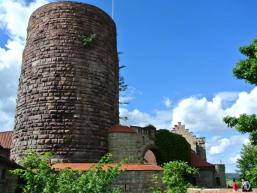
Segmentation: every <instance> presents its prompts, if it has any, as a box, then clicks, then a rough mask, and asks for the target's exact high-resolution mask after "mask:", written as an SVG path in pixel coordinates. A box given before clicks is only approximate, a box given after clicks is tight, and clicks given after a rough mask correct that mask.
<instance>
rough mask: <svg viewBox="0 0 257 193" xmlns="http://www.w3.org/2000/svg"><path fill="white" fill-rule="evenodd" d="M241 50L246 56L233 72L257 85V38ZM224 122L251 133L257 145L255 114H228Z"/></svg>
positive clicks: (256, 118)
mask: <svg viewBox="0 0 257 193" xmlns="http://www.w3.org/2000/svg"><path fill="white" fill-rule="evenodd" d="M240 52H241V53H242V54H244V55H245V56H246V58H245V59H244V60H241V61H239V62H238V63H237V65H236V66H235V68H234V69H233V74H234V75H235V77H237V78H238V79H244V80H245V81H246V82H248V83H250V84H254V85H257V39H256V40H254V41H253V42H252V43H251V44H250V45H249V46H244V47H241V48H240ZM224 122H225V123H226V124H227V125H228V126H229V127H235V128H236V129H237V130H238V131H240V132H242V133H246V132H247V133H249V134H250V140H251V143H252V144H253V145H257V117H256V115H255V114H252V115H246V114H242V115H240V117H238V118H235V117H230V116H227V117H225V118H224Z"/></svg>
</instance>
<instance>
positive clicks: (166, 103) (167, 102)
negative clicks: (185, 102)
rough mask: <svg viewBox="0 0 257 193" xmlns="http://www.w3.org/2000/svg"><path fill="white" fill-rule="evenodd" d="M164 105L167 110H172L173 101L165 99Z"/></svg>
mask: <svg viewBox="0 0 257 193" xmlns="http://www.w3.org/2000/svg"><path fill="white" fill-rule="evenodd" d="M163 103H164V105H165V107H166V108H170V107H171V105H172V100H171V99H170V98H168V97H164V100H163Z"/></svg>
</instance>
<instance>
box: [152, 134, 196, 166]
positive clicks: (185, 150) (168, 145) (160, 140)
mask: <svg viewBox="0 0 257 193" xmlns="http://www.w3.org/2000/svg"><path fill="white" fill-rule="evenodd" d="M155 144H156V146H157V150H158V155H157V162H158V164H159V165H162V164H164V163H167V162H169V161H175V160H181V161H185V162H188V163H189V164H190V162H191V147H190V144H189V143H188V142H187V141H186V139H185V138H184V137H182V136H181V135H178V134H174V133H171V132H170V131H168V130H166V129H160V130H157V132H156V138H155Z"/></svg>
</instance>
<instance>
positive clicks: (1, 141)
mask: <svg viewBox="0 0 257 193" xmlns="http://www.w3.org/2000/svg"><path fill="white" fill-rule="evenodd" d="M12 134H13V132H12V131H4V132H0V145H1V146H2V147H3V148H6V149H11V145H12Z"/></svg>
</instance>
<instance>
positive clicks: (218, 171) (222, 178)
mask: <svg viewBox="0 0 257 193" xmlns="http://www.w3.org/2000/svg"><path fill="white" fill-rule="evenodd" d="M214 178H215V180H216V187H221V188H224V187H227V184H226V175H225V165H224V164H215V175H214ZM219 182H220V183H219Z"/></svg>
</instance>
